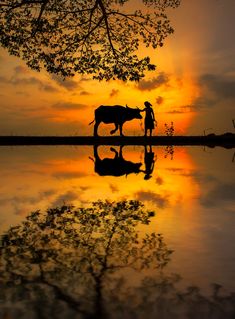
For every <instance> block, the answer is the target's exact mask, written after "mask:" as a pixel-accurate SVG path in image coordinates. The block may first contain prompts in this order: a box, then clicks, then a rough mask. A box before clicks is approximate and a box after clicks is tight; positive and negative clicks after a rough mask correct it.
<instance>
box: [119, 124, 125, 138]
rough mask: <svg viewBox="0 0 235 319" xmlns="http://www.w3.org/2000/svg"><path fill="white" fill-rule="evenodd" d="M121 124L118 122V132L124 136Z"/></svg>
mask: <svg viewBox="0 0 235 319" xmlns="http://www.w3.org/2000/svg"><path fill="white" fill-rule="evenodd" d="M122 125H123V124H119V132H120V136H124V135H123V133H122Z"/></svg>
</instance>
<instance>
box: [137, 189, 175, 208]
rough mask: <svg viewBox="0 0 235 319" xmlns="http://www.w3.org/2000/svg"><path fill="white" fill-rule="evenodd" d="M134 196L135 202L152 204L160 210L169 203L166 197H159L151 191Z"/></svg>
mask: <svg viewBox="0 0 235 319" xmlns="http://www.w3.org/2000/svg"><path fill="white" fill-rule="evenodd" d="M134 196H135V198H136V199H137V200H140V201H143V202H152V203H154V204H155V205H157V206H158V207H160V208H165V207H166V206H167V204H168V203H169V200H168V195H160V194H157V193H155V192H152V191H138V192H136V193H135V194H134Z"/></svg>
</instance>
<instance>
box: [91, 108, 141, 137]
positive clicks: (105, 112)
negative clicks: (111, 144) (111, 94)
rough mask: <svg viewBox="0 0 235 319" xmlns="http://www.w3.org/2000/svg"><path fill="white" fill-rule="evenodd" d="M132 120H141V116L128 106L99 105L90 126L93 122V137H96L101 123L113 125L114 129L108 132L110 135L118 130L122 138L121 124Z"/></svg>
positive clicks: (138, 111)
mask: <svg viewBox="0 0 235 319" xmlns="http://www.w3.org/2000/svg"><path fill="white" fill-rule="evenodd" d="M133 119H142V115H141V114H140V110H139V109H138V108H136V109H132V108H130V107H128V106H126V107H124V106H121V105H113V106H108V105H101V106H99V107H98V108H97V109H96V110H95V119H94V121H92V122H91V123H90V124H92V123H93V122H95V126H94V136H97V135H98V126H99V125H100V123H101V122H104V123H106V124H108V123H114V124H115V129H114V130H112V131H110V133H111V134H114V133H115V132H116V131H117V130H118V128H119V132H120V135H121V136H123V133H122V126H123V124H124V123H125V122H126V121H131V120H133Z"/></svg>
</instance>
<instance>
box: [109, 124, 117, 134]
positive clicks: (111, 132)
mask: <svg viewBox="0 0 235 319" xmlns="http://www.w3.org/2000/svg"><path fill="white" fill-rule="evenodd" d="M114 124H115V129H114V130H112V131H110V134H114V133H115V132H116V131H117V129H118V124H117V123H114Z"/></svg>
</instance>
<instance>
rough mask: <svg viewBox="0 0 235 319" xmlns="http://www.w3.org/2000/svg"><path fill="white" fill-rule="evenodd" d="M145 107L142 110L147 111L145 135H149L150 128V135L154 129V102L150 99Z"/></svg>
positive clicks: (145, 103)
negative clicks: (150, 101)
mask: <svg viewBox="0 0 235 319" xmlns="http://www.w3.org/2000/svg"><path fill="white" fill-rule="evenodd" d="M144 105H145V108H144V109H143V110H141V112H145V119H144V136H147V133H148V130H149V132H150V136H152V130H153V129H154V122H155V116H154V112H153V109H152V108H151V106H152V104H151V103H149V102H148V101H146V102H144Z"/></svg>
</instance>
